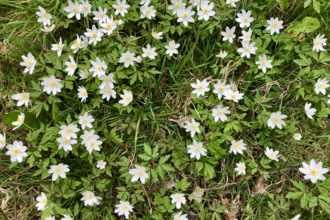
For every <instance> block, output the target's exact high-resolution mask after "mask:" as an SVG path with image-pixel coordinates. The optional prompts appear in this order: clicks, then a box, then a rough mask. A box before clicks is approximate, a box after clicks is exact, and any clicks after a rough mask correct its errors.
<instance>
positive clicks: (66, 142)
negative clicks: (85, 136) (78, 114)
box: [56, 136, 78, 152]
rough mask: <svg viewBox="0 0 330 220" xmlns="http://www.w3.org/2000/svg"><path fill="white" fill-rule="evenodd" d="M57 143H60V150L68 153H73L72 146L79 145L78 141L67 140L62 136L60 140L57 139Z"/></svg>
mask: <svg viewBox="0 0 330 220" xmlns="http://www.w3.org/2000/svg"><path fill="white" fill-rule="evenodd" d="M56 140H57V142H58V143H60V145H59V146H58V149H59V150H60V149H62V148H63V150H64V151H65V152H67V151H72V146H71V144H76V143H78V142H77V141H76V140H74V139H72V140H70V139H67V138H66V137H63V136H61V137H60V138H56Z"/></svg>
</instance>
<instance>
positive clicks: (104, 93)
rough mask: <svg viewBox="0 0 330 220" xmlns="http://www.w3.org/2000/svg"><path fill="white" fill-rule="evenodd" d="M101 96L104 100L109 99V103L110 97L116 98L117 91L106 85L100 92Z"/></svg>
mask: <svg viewBox="0 0 330 220" xmlns="http://www.w3.org/2000/svg"><path fill="white" fill-rule="evenodd" d="M100 94H101V95H102V99H105V98H106V99H107V101H109V99H110V97H111V96H112V97H113V98H114V99H115V98H116V91H115V90H113V87H112V86H111V85H109V84H108V85H106V86H104V87H103V88H102V89H101V90H100Z"/></svg>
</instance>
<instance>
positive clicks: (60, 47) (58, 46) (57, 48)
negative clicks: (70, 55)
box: [52, 37, 65, 56]
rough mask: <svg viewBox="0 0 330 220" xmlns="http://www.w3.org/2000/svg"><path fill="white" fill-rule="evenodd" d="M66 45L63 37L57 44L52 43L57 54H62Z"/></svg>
mask: <svg viewBox="0 0 330 220" xmlns="http://www.w3.org/2000/svg"><path fill="white" fill-rule="evenodd" d="M64 45H65V44H62V38H61V37H60V39H59V41H58V43H57V44H52V50H54V51H57V56H61V54H62V50H63V47H64Z"/></svg>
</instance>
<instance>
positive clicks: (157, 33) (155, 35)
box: [151, 30, 163, 40]
mask: <svg viewBox="0 0 330 220" xmlns="http://www.w3.org/2000/svg"><path fill="white" fill-rule="evenodd" d="M162 34H163V32H155V31H153V30H152V33H151V35H152V36H153V38H155V39H156V40H160V39H163V37H161V36H162Z"/></svg>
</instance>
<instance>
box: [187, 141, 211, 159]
mask: <svg viewBox="0 0 330 220" xmlns="http://www.w3.org/2000/svg"><path fill="white" fill-rule="evenodd" d="M193 143H194V144H193V145H188V154H190V158H194V157H196V159H197V160H199V158H200V157H201V155H203V156H206V151H207V150H206V149H205V148H203V143H202V142H199V143H197V141H195V140H193Z"/></svg>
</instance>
